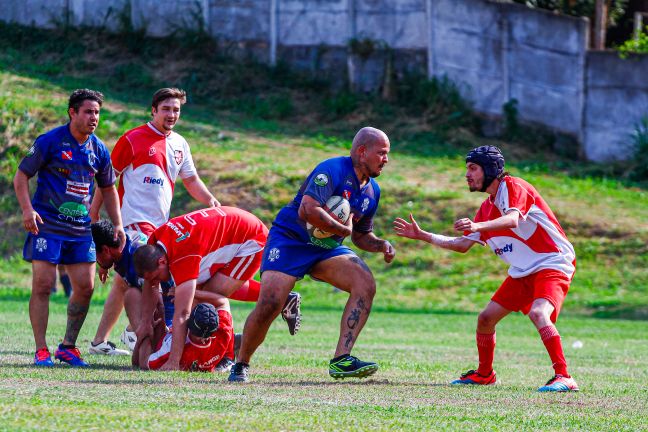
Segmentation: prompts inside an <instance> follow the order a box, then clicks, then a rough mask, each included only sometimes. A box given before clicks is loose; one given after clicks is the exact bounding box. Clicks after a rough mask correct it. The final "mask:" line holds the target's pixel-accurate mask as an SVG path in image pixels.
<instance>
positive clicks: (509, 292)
mask: <svg viewBox="0 0 648 432" xmlns="http://www.w3.org/2000/svg"><path fill="white" fill-rule="evenodd" d="M570 283H571V279H570V278H569V277H568V276H567V275H566V274H564V273H563V272H560V271H557V270H550V269H547V270H540V271H539V272H537V273H532V274H530V275H529V276H525V277H521V278H515V279H514V278H512V277H510V276H509V277H507V278H506V280H505V281H504V282H503V283H502V286H500V287H499V289H498V290H497V291H496V292H495V294H494V295H493V297H492V298H491V300H492V301H494V302H495V303H498V304H499V305H501V306H502V307H504V308H506V309H508V310H511V311H514V312H522V313H523V314H525V315H526V314H528V313H529V311H530V310H531V304H532V303H533V301H534V300H535V299H540V298H543V299H547V300H549V301H550V302H551V304H552V305H553V306H554V311H553V313H552V314H551V321H552V322H556V320H557V319H558V315H559V314H560V308H561V307H562V304H563V301H565V296H566V295H567V291H569V284H570Z"/></svg>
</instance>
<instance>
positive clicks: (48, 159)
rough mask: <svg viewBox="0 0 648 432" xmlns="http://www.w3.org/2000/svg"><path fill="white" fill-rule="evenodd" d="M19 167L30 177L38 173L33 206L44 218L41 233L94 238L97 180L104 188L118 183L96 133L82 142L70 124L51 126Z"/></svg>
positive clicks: (55, 235)
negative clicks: (93, 206) (92, 211)
mask: <svg viewBox="0 0 648 432" xmlns="http://www.w3.org/2000/svg"><path fill="white" fill-rule="evenodd" d="M18 169H20V170H21V171H22V172H23V173H25V174H26V175H27V176H28V177H33V176H34V175H36V174H38V181H37V186H36V192H35V193H34V197H33V198H32V206H33V207H34V210H36V211H37V212H38V214H39V215H40V216H41V218H42V219H43V225H41V226H39V227H38V229H39V230H40V232H41V233H43V234H45V235H49V236H51V237H55V238H59V239H62V240H75V239H83V240H87V239H88V238H92V234H91V232H90V215H89V214H88V211H89V209H90V203H91V201H92V194H93V192H94V180H95V179H96V181H97V184H98V185H99V187H102V188H104V187H108V186H112V185H113V184H114V183H115V173H114V172H113V168H112V164H111V162H110V153H109V151H108V149H107V148H106V146H105V145H104V143H103V142H102V141H101V140H100V139H99V138H97V136H96V135H94V134H92V135H90V137H89V138H88V140H87V141H86V142H85V143H83V144H79V143H78V142H77V141H76V139H75V138H74V137H73V136H72V134H71V133H70V125H69V123H68V124H66V125H63V126H59V127H57V128H55V129H52V130H51V131H49V132H47V133H45V134H43V135H41V136H39V137H38V138H36V141H35V142H34V145H33V146H32V147H31V148H30V149H29V153H28V154H27V156H25V158H24V159H23V160H22V161H21V162H20V165H19V166H18Z"/></svg>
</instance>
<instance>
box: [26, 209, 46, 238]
mask: <svg viewBox="0 0 648 432" xmlns="http://www.w3.org/2000/svg"><path fill="white" fill-rule="evenodd" d="M22 219H23V226H24V227H25V230H26V231H29V232H30V233H32V234H34V235H38V224H42V223H43V219H41V217H40V215H39V214H38V212H37V211H36V210H33V209H32V210H31V211H26V212H23V216H22Z"/></svg>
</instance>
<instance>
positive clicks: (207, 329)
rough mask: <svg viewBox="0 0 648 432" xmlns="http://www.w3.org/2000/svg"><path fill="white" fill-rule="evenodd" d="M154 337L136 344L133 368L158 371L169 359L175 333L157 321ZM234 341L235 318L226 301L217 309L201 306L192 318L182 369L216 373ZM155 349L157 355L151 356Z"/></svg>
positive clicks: (188, 326)
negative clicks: (215, 370)
mask: <svg viewBox="0 0 648 432" xmlns="http://www.w3.org/2000/svg"><path fill="white" fill-rule="evenodd" d="M154 334H155V336H154V338H146V339H144V340H142V342H141V343H138V344H137V347H136V352H134V355H133V363H134V366H139V367H140V368H142V369H151V370H158V369H160V368H161V367H162V366H163V365H164V364H165V363H166V362H167V360H168V359H169V355H170V354H171V342H172V340H173V330H167V329H166V326H165V325H164V323H163V322H162V320H158V321H157V326H156V332H155V333H154ZM233 340H234V329H233V327H232V315H231V314H230V312H229V304H228V303H227V301H226V300H225V302H224V304H223V305H222V306H221V307H219V309H218V310H217V309H216V308H215V307H214V305H212V304H209V303H200V304H198V305H197V306H196V307H195V308H194V309H193V310H192V311H191V314H190V315H189V320H188V323H187V333H186V339H185V344H184V348H183V351H182V356H181V358H180V367H179V369H180V370H182V371H191V372H193V371H198V372H213V371H214V369H215V368H216V365H217V364H218V363H219V362H220V361H221V360H222V359H223V357H224V356H225V354H226V352H227V350H228V349H229V346H230V344H231V343H232V341H233ZM153 349H155V352H153V353H151V351H152V350H153Z"/></svg>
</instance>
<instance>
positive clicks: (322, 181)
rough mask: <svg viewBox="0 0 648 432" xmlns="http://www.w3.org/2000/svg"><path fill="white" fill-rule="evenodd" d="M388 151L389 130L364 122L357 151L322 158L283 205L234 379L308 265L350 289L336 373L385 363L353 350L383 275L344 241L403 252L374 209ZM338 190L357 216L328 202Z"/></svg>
mask: <svg viewBox="0 0 648 432" xmlns="http://www.w3.org/2000/svg"><path fill="white" fill-rule="evenodd" d="M388 153H389V139H388V138H387V135H385V134H384V133H383V132H382V131H380V130H378V129H374V128H363V129H361V130H360V131H359V132H358V133H357V134H356V136H355V138H354V139H353V144H352V148H351V155H350V157H337V158H333V159H329V160H326V161H324V162H322V163H320V164H319V165H318V166H317V167H316V168H315V169H314V170H313V171H312V172H311V174H310V175H309V176H308V178H307V179H306V181H305V182H304V183H303V185H302V186H301V188H300V189H299V191H298V193H297V195H296V196H295V199H294V200H293V201H292V202H291V203H290V204H288V205H287V206H286V207H284V208H283V209H282V210H281V211H280V212H279V214H278V215H277V217H276V219H275V221H274V222H273V224H272V229H271V230H270V236H269V238H268V244H267V245H266V250H265V253H264V256H263V266H262V269H261V270H262V274H261V295H260V296H259V301H258V302H257V304H256V307H255V308H254V310H253V311H252V313H250V315H249V316H248V319H247V321H246V322H245V328H244V330H243V340H242V342H241V350H240V358H239V359H238V360H237V363H236V364H235V365H234V367H233V368H232V372H231V374H230V377H229V380H230V381H247V380H248V369H249V362H250V359H251V358H252V355H253V354H254V352H255V351H256V349H257V348H258V347H259V345H260V344H261V343H262V342H263V340H264V339H265V336H266V333H267V332H268V328H269V327H270V324H272V321H273V320H274V319H275V318H276V317H277V315H279V313H280V312H281V308H282V305H283V304H284V302H285V300H286V299H287V298H289V294H290V292H291V291H292V289H293V288H294V286H295V283H296V282H297V281H298V280H300V279H302V278H303V277H304V275H305V274H307V273H308V274H310V275H311V277H312V278H314V279H318V280H322V281H325V282H328V283H330V284H332V285H333V286H335V287H337V288H340V289H342V290H344V291H346V292H348V293H349V294H350V295H349V300H348V301H347V304H346V307H345V309H344V312H343V314H342V322H341V324H340V337H339V340H338V344H337V347H336V348H335V355H334V358H333V359H332V360H331V361H330V362H329V374H330V375H331V376H332V377H334V378H344V377H365V376H369V375H371V374H373V373H375V372H376V370H378V365H377V364H376V363H373V362H364V361H361V360H359V359H358V358H356V357H354V356H352V355H351V350H352V348H353V346H354V345H355V342H356V340H357V339H358V336H359V334H360V331H361V330H362V328H363V327H364V325H365V323H366V321H367V318H369V312H370V311H371V303H372V302H373V298H374V295H375V293H376V282H375V280H374V277H373V274H372V273H371V270H369V267H367V265H366V264H365V263H364V261H362V259H360V258H359V257H358V256H357V255H356V254H355V253H354V252H353V251H352V250H351V249H349V248H348V247H346V246H342V245H341V243H342V240H343V239H344V238H345V237H348V236H349V235H351V239H352V240H353V243H354V244H355V245H356V246H357V247H359V248H360V249H362V250H366V251H369V252H379V253H382V254H383V256H384V259H385V261H386V262H388V263H389V262H391V261H392V259H393V258H394V255H395V253H396V252H395V251H394V248H393V247H392V245H391V244H389V242H387V241H386V240H382V239H379V238H377V237H376V236H375V235H374V233H373V217H374V214H375V213H376V209H377V208H378V201H379V199H380V188H379V187H378V183H377V182H376V181H375V180H374V177H378V176H379V175H380V173H381V172H382V169H383V167H384V166H385V164H387V162H388V157H387V154H388ZM333 196H339V197H343V198H345V199H346V200H348V201H349V203H350V210H351V213H352V217H348V216H349V215H348V214H347V215H346V217H348V221H346V219H345V218H339V217H338V216H336V217H332V216H331V214H330V213H329V212H328V211H327V209H325V208H324V207H325V204H326V203H327V201H329V199H330V198H331V197H333ZM340 219H343V220H345V223H341V222H340ZM307 224H310V225H312V227H311V228H309V227H308V225H307ZM316 229H318V230H321V231H323V232H325V233H330V234H332V235H333V236H332V237H330V238H327V239H326V240H327V241H322V239H321V238H320V237H317V236H316V235H315V231H314V230H316Z"/></svg>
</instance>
